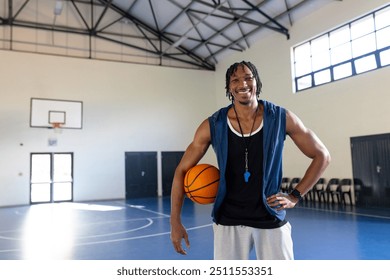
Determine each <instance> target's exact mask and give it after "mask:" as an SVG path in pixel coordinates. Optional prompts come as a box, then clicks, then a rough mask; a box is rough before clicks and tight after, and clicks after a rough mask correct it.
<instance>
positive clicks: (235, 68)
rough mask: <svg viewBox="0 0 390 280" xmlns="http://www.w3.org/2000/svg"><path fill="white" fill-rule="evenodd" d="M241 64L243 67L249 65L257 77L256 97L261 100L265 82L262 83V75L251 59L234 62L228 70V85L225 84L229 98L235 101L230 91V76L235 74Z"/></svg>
mask: <svg viewBox="0 0 390 280" xmlns="http://www.w3.org/2000/svg"><path fill="white" fill-rule="evenodd" d="M239 66H241V67H244V66H246V67H248V68H249V70H251V72H252V74H253V76H254V78H255V79H256V84H257V88H256V98H257V99H258V100H259V99H260V93H261V88H262V86H263V84H262V83H261V81H260V77H259V73H258V72H257V68H256V66H255V65H253V64H252V63H251V62H249V61H244V60H243V61H241V62H236V63H234V64H232V65H231V66H230V67H229V68H228V70H227V71H226V85H225V89H226V96H227V97H228V98H229V100H231V101H233V98H234V97H233V96H232V94H231V93H230V91H229V84H230V77H231V76H232V75H233V74H234V72H236V70H237V68H238V67H239Z"/></svg>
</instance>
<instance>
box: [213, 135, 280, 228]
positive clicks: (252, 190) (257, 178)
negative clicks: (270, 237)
mask: <svg viewBox="0 0 390 280" xmlns="http://www.w3.org/2000/svg"><path fill="white" fill-rule="evenodd" d="M244 136H245V141H244V139H243V137H242V136H240V135H239V134H238V133H237V132H235V131H232V128H230V129H229V133H228V159H227V166H226V188H227V193H226V197H225V199H224V202H223V204H222V207H221V209H220V212H219V219H218V223H219V224H222V225H243V226H250V227H255V228H277V227H280V226H282V225H283V224H285V222H284V221H280V220H279V219H277V218H276V217H274V216H272V215H271V214H270V213H269V212H268V211H267V209H266V208H265V206H264V202H263V197H262V193H263V192H262V188H263V185H262V181H263V148H262V147H263V129H262V128H261V127H260V128H259V129H258V130H256V131H254V132H253V133H252V134H251V135H250V136H249V135H244ZM246 147H247V148H248V171H249V172H250V174H251V175H250V177H249V180H248V182H245V180H244V173H245V148H246Z"/></svg>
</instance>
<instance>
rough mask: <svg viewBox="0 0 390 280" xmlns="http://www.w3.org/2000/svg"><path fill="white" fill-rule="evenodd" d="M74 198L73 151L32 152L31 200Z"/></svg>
mask: <svg viewBox="0 0 390 280" xmlns="http://www.w3.org/2000/svg"><path fill="white" fill-rule="evenodd" d="M72 200H73V153H32V154H31V183H30V202H31V203H43V202H59V201H72Z"/></svg>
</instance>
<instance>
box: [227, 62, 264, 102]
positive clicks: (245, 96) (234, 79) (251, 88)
mask: <svg viewBox="0 0 390 280" xmlns="http://www.w3.org/2000/svg"><path fill="white" fill-rule="evenodd" d="M256 89H257V83H256V79H255V77H254V76H253V74H252V72H251V70H250V69H249V68H248V67H247V66H245V65H242V66H239V67H238V68H237V70H236V72H234V73H233V74H232V76H231V77H230V82H229V91H230V93H231V94H232V96H233V98H234V100H235V101H237V102H239V103H241V104H249V103H250V102H251V101H253V99H255V100H256Z"/></svg>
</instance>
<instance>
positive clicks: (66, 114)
mask: <svg viewBox="0 0 390 280" xmlns="http://www.w3.org/2000/svg"><path fill="white" fill-rule="evenodd" d="M55 124H60V125H61V128H75V129H81V128H82V126H83V103H82V102H81V101H69V100H57V99H43V98H31V112H30V126H31V127H44V128H53V126H54V125H55Z"/></svg>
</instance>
